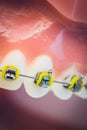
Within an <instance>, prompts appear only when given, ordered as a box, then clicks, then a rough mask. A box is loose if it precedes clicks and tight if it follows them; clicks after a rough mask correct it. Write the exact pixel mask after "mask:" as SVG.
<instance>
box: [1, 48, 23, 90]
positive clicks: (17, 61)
mask: <svg viewBox="0 0 87 130" xmlns="http://www.w3.org/2000/svg"><path fill="white" fill-rule="evenodd" d="M7 66H8V67H7ZM8 68H9V70H8ZM0 69H1V70H2V71H1V73H0V87H1V88H4V89H8V90H16V89H18V88H20V86H21V85H22V80H23V79H22V77H20V76H19V77H17V78H16V79H15V80H12V79H13V78H12V77H14V75H12V73H14V70H15V69H16V70H17V71H16V72H17V73H22V74H24V72H25V58H24V55H23V54H22V53H21V52H20V51H18V50H15V51H11V52H10V53H8V54H7V56H6V57H5V59H4V60H3V62H2V64H1V65H0ZM7 71H10V72H11V73H10V72H7ZM18 71H19V72H18ZM6 72H7V74H6ZM3 74H5V77H4V76H3ZM18 75H19V74H18ZM14 78H15V77H14ZM9 79H11V80H9Z"/></svg>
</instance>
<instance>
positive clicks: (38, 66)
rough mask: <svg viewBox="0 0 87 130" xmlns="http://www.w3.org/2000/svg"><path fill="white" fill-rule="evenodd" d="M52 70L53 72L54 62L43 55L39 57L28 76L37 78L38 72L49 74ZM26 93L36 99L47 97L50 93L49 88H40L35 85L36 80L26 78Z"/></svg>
mask: <svg viewBox="0 0 87 130" xmlns="http://www.w3.org/2000/svg"><path fill="white" fill-rule="evenodd" d="M50 69H52V70H53V66H52V61H51V59H50V57H48V56H46V55H43V56H39V57H37V58H36V59H35V60H34V62H33V63H32V65H31V67H30V69H29V72H28V73H27V74H28V75H30V76H32V77H35V75H36V74H37V73H38V72H48V71H49V70H50ZM24 86H25V91H26V92H27V93H28V95H30V96H31V97H34V98H39V97H42V96H44V95H46V94H47V93H48V91H49V87H47V88H44V87H39V86H36V85H35V83H34V79H28V78H26V79H25V80H24Z"/></svg>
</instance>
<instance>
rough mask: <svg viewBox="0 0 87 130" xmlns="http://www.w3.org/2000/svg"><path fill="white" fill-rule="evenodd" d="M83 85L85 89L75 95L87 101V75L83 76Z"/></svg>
mask: <svg viewBox="0 0 87 130" xmlns="http://www.w3.org/2000/svg"><path fill="white" fill-rule="evenodd" d="M83 83H84V87H83V88H82V89H81V90H80V91H79V92H77V93H75V95H77V96H78V97H81V98H83V99H87V75H85V76H83Z"/></svg>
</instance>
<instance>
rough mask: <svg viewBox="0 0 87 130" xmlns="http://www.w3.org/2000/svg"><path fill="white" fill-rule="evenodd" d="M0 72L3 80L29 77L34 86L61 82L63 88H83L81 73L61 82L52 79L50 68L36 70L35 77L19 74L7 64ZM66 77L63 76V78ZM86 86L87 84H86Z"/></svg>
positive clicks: (76, 89)
mask: <svg viewBox="0 0 87 130" xmlns="http://www.w3.org/2000/svg"><path fill="white" fill-rule="evenodd" d="M0 72H2V78H3V79H4V80H10V81H13V80H16V79H18V78H19V76H21V77H25V78H31V79H33V80H34V81H33V82H34V83H35V84H36V86H39V87H46V88H47V87H48V86H51V85H52V84H53V83H57V84H62V85H63V87H64V88H66V89H68V90H71V91H72V92H78V91H80V90H81V88H83V87H84V86H86V85H85V83H84V82H83V75H80V76H76V75H74V76H72V77H71V80H70V82H71V83H68V82H63V81H58V80H57V81H56V80H55V79H54V76H53V75H52V70H49V71H48V72H37V73H36V76H35V77H32V76H29V75H23V74H20V72H19V70H18V69H17V68H16V67H15V66H13V65H7V66H4V67H3V69H0ZM67 78H68V77H66V78H65V80H66V79H67ZM86 87H87V86H86Z"/></svg>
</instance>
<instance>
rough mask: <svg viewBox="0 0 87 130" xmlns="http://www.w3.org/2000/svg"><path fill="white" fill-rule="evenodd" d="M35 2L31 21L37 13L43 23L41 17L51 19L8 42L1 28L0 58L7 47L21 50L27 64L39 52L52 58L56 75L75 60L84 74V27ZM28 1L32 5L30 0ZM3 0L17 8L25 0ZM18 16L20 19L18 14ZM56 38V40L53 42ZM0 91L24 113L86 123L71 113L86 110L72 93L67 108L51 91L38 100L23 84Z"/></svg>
mask: <svg viewBox="0 0 87 130" xmlns="http://www.w3.org/2000/svg"><path fill="white" fill-rule="evenodd" d="M39 2H40V1H39ZM39 2H38V3H37V4H36V5H35V4H33V8H32V9H34V10H35V12H33V11H31V12H32V14H34V16H32V17H33V19H34V18H37V20H36V21H33V23H34V24H36V23H37V21H39V20H40V19H41V17H42V16H43V18H44V20H43V19H42V21H43V23H44V21H46V22H47V21H48V22H47V23H48V24H49V23H51V24H50V26H48V27H47V28H45V29H42V30H41V31H40V32H39V33H35V35H32V36H31V37H26V38H25V39H18V40H15V41H14V42H12V40H9V39H10V38H8V37H6V36H3V35H2V34H4V32H3V31H2V32H1V36H0V41H1V45H0V48H2V49H1V52H0V55H1V59H0V62H1V61H2V60H3V59H4V57H5V55H6V54H7V53H8V52H9V51H12V50H15V49H19V50H21V51H22V52H23V53H24V55H25V57H26V63H27V65H28V64H30V63H31V62H32V61H33V59H34V58H35V57H37V56H39V55H42V54H47V55H49V56H50V57H51V58H52V60H53V64H54V70H55V74H56V76H58V75H60V74H61V73H62V72H63V71H64V70H66V69H67V68H69V67H70V66H71V65H72V64H76V66H77V68H79V71H80V72H81V73H83V74H86V73H87V67H86V64H87V61H86V55H87V51H86V49H87V39H86V37H87V31H86V30H84V27H85V26H84V25H82V24H80V23H75V22H73V21H70V20H69V19H66V18H64V17H63V16H61V15H60V14H59V13H58V12H57V13H56V11H55V9H53V8H52V6H50V5H48V4H46V3H45V2H44V1H43V2H40V3H39ZM2 3H3V2H2ZM30 3H31V5H32V1H31V2H30ZM42 3H43V4H42ZM4 4H5V6H6V7H7V6H8V7H9V9H10V8H13V7H14V9H17V10H19V7H24V6H26V4H25V5H23V4H22V3H21V4H20V2H19V4H18V3H17V4H15V5H14V6H13V3H10V4H9V5H8V4H7V3H6V2H5V3H4ZM16 5H17V7H16ZM39 5H41V6H40V7H39ZM43 5H45V6H43ZM47 6H48V8H49V10H48V8H47ZM6 7H5V8H6ZM32 9H31V10H32ZM45 10H46V11H45ZM36 12H40V14H39V13H38V16H37V15H36ZM47 12H48V13H47ZM50 12H51V13H50ZM54 12H55V13H54ZM54 14H55V15H54ZM7 15H8V14H7ZM57 17H58V19H57ZM16 18H18V17H15V21H16ZM19 18H20V19H21V16H20V17H19ZM28 21H29V19H26V23H27V22H28ZM20 23H21V22H20ZM31 23H32V21H31ZM6 24H7V23H6ZM16 24H18V23H16ZM24 24H25V23H22V25H24ZM48 24H46V25H48ZM80 25H81V26H80ZM18 26H20V25H17V26H16V27H18ZM39 26H40V25H39ZM32 27H33V25H32ZM40 27H42V26H40ZM78 27H79V28H78ZM37 28H38V27H37ZM37 30H38V29H37ZM24 35H25V34H24ZM57 42H58V43H59V44H56V43H57ZM54 43H55V44H54ZM3 46H4V47H3ZM2 93H6V98H7V99H5V101H7V102H8V101H9V102H11V106H12V105H13V106H14V104H15V105H16V108H17V109H18V108H19V109H24V111H27V113H29V111H30V112H31V111H32V113H33V112H34V114H35V113H38V115H39V116H40V117H42V118H44V119H46V118H47V119H50V118H51V119H52V120H56V122H59V120H61V121H62V122H64V121H65V120H66V118H67V120H69V121H70V123H71V122H72V121H73V124H74V125H76V126H78V125H79V122H80V123H81V126H83V124H84V126H85V127H87V126H86V124H85V120H84V123H83V122H81V120H79V118H78V117H77V116H76V119H75V117H74V116H73V115H72V113H74V112H75V111H76V112H77V113H78V114H77V113H76V114H77V115H79V114H80V112H83V113H84V116H85V112H86V110H84V109H85V107H84V106H85V105H84V106H83V104H85V102H86V101H83V100H80V99H78V98H76V97H74V96H73V98H72V99H70V100H69V101H68V102H66V104H67V105H68V108H67V107H66V105H65V103H64V102H61V101H60V100H59V99H56V98H55V97H54V96H53V95H52V93H49V94H48V95H47V96H46V97H44V98H43V99H39V100H34V99H31V98H30V97H29V96H28V95H26V94H25V91H24V89H23V87H22V88H21V89H19V90H18V91H16V92H5V90H3V91H2ZM20 94H21V95H20ZM2 97H3V96H2ZM3 98H4V97H3ZM50 100H51V101H50ZM13 101H14V103H13ZM51 102H52V104H51ZM53 102H54V103H53ZM78 102H79V103H81V104H82V106H83V107H82V110H79V112H78V110H77V109H79V108H78V105H76V104H77V103H78ZM63 103H64V107H65V108H64V109H62V110H61V108H62V107H63ZM18 104H19V105H18ZM43 104H45V105H46V106H47V108H49V109H47V108H44V107H45V106H44V105H43ZM47 104H49V105H47ZM70 104H71V105H72V107H73V108H74V109H75V111H74V110H72V107H70ZM74 104H75V105H76V106H75V105H74ZM41 105H42V106H43V108H41ZM53 105H54V107H53ZM50 106H51V107H52V109H53V110H54V112H53V111H52V109H51V108H50ZM79 107H80V105H79ZM16 108H15V109H16ZM28 109H29V110H28ZM17 111H18V110H17ZM57 112H58V115H57V114H56V113H57ZM60 112H62V113H61V114H59V113H60ZM63 113H64V116H63ZM68 113H69V114H70V116H73V118H72V119H71V117H70V116H69V114H68ZM46 114H47V115H46ZM44 115H45V116H44ZM67 115H68V117H67ZM36 116H37V115H36ZM61 116H62V117H61ZM80 116H81V115H80ZM82 117H83V115H82ZM85 119H86V116H85ZM77 120H78V121H77ZM67 122H68V121H67ZM67 124H68V123H67Z"/></svg>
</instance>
